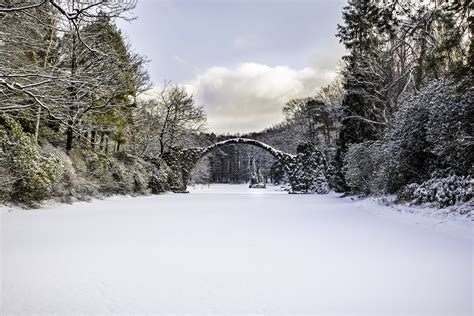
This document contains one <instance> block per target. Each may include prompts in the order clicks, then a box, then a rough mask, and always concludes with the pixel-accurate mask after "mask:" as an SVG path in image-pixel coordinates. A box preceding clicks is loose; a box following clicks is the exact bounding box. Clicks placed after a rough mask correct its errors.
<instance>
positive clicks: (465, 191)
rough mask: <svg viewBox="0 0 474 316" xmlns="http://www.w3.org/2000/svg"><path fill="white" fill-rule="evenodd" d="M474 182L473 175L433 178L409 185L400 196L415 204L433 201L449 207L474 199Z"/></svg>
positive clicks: (438, 204)
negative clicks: (473, 197)
mask: <svg viewBox="0 0 474 316" xmlns="http://www.w3.org/2000/svg"><path fill="white" fill-rule="evenodd" d="M473 184H474V182H473V179H472V178H471V176H456V175H452V176H449V177H445V178H433V179H430V180H428V181H425V182H423V183H421V184H416V183H412V184H409V185H407V186H406V187H405V188H404V189H403V190H401V191H400V193H399V194H398V197H399V199H401V200H405V201H410V202H411V203H413V204H422V203H431V204H434V205H435V206H437V207H440V208H441V207H447V206H451V205H455V204H457V203H461V202H467V201H469V200H470V199H472V196H473V194H472V186H473Z"/></svg>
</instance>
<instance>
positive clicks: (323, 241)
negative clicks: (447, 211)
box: [0, 185, 473, 316]
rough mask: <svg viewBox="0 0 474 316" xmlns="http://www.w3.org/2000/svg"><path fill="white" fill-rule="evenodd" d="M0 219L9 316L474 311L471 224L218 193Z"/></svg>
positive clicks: (346, 204)
mask: <svg viewBox="0 0 474 316" xmlns="http://www.w3.org/2000/svg"><path fill="white" fill-rule="evenodd" d="M0 218H1V235H0V236H1V238H2V241H1V242H2V243H1V250H2V253H1V254H2V256H1V276H2V280H1V285H2V286H1V289H2V292H1V299H2V305H1V308H0V314H1V315H13V314H16V315H31V314H48V315H50V314H55V315H66V314H67V315H70V314H82V315H94V314H102V315H103V314H108V315H112V314H113V315H117V314H140V315H143V314H177V315H183V314H199V315H223V314H225V315H229V314H253V315H255V314H259V315H283V314H285V315H295V314H311V315H315V314H317V315H449V316H454V315H472V312H473V309H472V297H473V296H472V295H473V292H472V284H473V283H472V282H473V272H472V251H473V248H472V236H471V233H470V229H471V228H472V227H471V226H470V225H471V224H470V223H461V224H462V225H464V226H463V227H464V228H465V229H464V230H463V229H458V228H459V227H458V226H449V225H441V224H439V225H431V223H433V221H432V219H431V218H425V217H422V216H419V215H412V214H409V213H404V214H403V215H402V214H401V213H397V212H394V211H393V209H391V208H388V207H385V206H382V205H378V204H377V203H374V202H373V201H370V200H364V201H356V202H354V201H352V200H350V199H347V198H346V199H342V198H339V197H338V196H337V195H336V194H334V193H330V194H327V195H289V194H286V193H285V192H282V191H276V190H275V189H274V188H272V187H271V188H267V189H264V190H252V189H248V188H247V186H246V185H212V186H210V187H205V186H202V187H199V188H191V193H190V194H173V193H169V194H164V195H159V196H148V197H140V198H130V197H112V198H108V199H105V200H95V201H93V202H91V203H86V202H81V203H75V204H73V205H55V206H49V207H46V208H43V209H39V210H32V211H21V210H16V211H10V212H8V211H5V209H4V211H3V212H2V214H1V217H0ZM414 218H416V221H415V220H414ZM420 223H421V224H420Z"/></svg>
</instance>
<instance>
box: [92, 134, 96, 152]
mask: <svg viewBox="0 0 474 316" xmlns="http://www.w3.org/2000/svg"><path fill="white" fill-rule="evenodd" d="M95 134H96V132H95V130H93V131H91V146H92V148H95Z"/></svg>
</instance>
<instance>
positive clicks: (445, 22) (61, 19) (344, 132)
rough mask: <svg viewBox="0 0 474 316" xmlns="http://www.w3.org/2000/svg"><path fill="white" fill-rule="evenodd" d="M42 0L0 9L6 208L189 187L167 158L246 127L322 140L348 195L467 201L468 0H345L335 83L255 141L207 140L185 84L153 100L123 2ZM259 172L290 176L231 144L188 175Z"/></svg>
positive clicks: (1, 161)
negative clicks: (119, 22) (122, 22)
mask: <svg viewBox="0 0 474 316" xmlns="http://www.w3.org/2000/svg"><path fill="white" fill-rule="evenodd" d="M32 3H33V4H31V5H26V4H21V3H20V4H19V3H18V2H15V1H1V2H0V179H1V181H0V201H2V202H4V203H22V204H25V205H32V204H33V205H34V203H36V202H39V201H41V200H44V199H46V198H56V199H60V200H62V201H72V200H77V199H87V198H90V197H94V196H101V195H110V194H147V193H150V192H151V193H153V194H156V193H160V192H165V191H168V190H170V189H172V188H173V187H174V186H175V185H176V182H179V181H180V180H179V179H180V177H179V175H177V174H176V171H175V170H173V169H172V168H170V166H169V165H168V164H167V163H166V162H165V161H164V160H163V159H162V157H163V155H164V154H165V153H167V152H169V151H170V150H171V149H172V148H189V147H193V146H197V147H201V146H206V145H209V144H212V143H214V142H216V141H219V140H223V139H226V138H231V137H236V136H245V137H248V138H253V139H257V140H261V141H263V142H265V143H267V144H269V145H271V146H273V147H275V148H277V149H280V150H282V151H285V152H288V153H295V151H296V147H297V145H298V144H302V143H310V144H312V145H314V146H316V147H318V148H319V149H320V150H321V151H322V152H323V153H324V154H325V156H326V160H327V161H328V166H327V176H328V179H329V183H330V185H331V187H332V189H334V190H336V191H338V192H346V193H348V194H359V195H385V194H397V196H398V198H399V199H400V200H401V201H409V202H413V203H433V204H435V205H437V206H439V207H444V206H449V205H453V204H456V203H460V202H466V201H468V200H470V199H471V198H472V181H473V180H472V177H471V175H472V172H473V161H474V159H473V158H474V157H473V153H474V148H473V145H474V140H473V119H472V118H473V117H474V113H473V112H474V106H473V104H474V102H473V101H474V94H473V92H474V90H473V78H474V76H473V74H472V69H473V64H474V56H473V54H474V46H473V44H472V41H471V39H472V34H473V32H474V21H473V18H472V12H471V10H472V7H471V6H472V4H471V3H470V1H468V0H464V1H445V0H443V1H441V0H430V1H421V0H419V1H413V0H387V1H364V0H349V1H348V4H347V6H346V7H345V8H344V10H343V12H342V16H343V21H344V22H343V23H342V24H341V25H338V26H337V34H335V35H336V36H337V37H338V38H339V40H340V42H341V43H342V44H343V45H344V46H345V47H346V50H347V54H346V56H344V58H343V60H342V61H341V66H340V69H338V76H337V78H336V79H335V80H334V81H333V82H332V83H330V84H329V85H327V86H325V87H322V88H320V89H317V87H315V93H314V95H310V96H307V97H306V98H302V99H297V100H288V102H287V103H286V104H284V105H283V104H282V107H283V114H284V117H285V118H284V120H283V122H281V123H280V124H278V125H277V126H273V127H270V128H268V129H266V130H264V131H260V132H255V133H250V134H247V135H215V134H214V133H209V132H208V131H207V129H206V113H205V111H204V108H203V107H202V106H201V105H199V104H197V103H196V102H195V99H194V97H193V96H192V95H191V94H189V93H188V92H187V91H186V90H185V89H184V88H183V87H181V86H179V85H175V84H173V83H165V84H164V85H163V87H162V90H161V92H160V93H159V95H157V96H155V97H154V98H144V97H142V94H143V92H144V91H146V90H147V89H149V88H150V86H151V84H150V79H149V76H148V74H147V71H146V66H147V58H146V57H145V56H140V55H139V54H137V53H135V52H134V51H133V47H132V45H131V44H130V43H128V41H127V40H126V39H125V38H124V36H123V35H122V34H121V32H120V30H119V29H118V28H117V26H116V24H115V23H116V19H118V18H124V19H127V18H131V17H132V9H133V7H132V6H130V5H126V4H125V3H126V2H119V1H117V2H110V3H108V2H107V3H100V2H98V3H96V4H94V5H86V4H80V3H76V4H74V2H70V3H69V7H66V6H65V5H64V4H63V3H59V2H56V1H37V2H32ZM35 3H36V4H35ZM74 5H75V6H74ZM256 175H258V176H259V177H261V178H262V179H264V180H265V181H271V182H274V183H278V184H284V183H285V181H286V179H285V174H284V172H283V171H282V170H281V166H279V165H278V163H277V162H276V161H275V160H274V159H273V158H272V156H271V155H269V154H268V153H266V152H264V151H262V150H260V149H256V148H252V147H246V146H238V145H230V146H228V147H224V148H221V149H218V150H216V151H214V152H213V153H212V154H210V155H208V156H206V157H205V158H203V159H202V160H201V161H200V162H199V163H198V165H197V166H196V168H195V169H194V171H193V178H192V181H193V182H194V183H209V182H225V183H243V182H247V181H249V180H250V179H251V178H252V177H255V176H256Z"/></svg>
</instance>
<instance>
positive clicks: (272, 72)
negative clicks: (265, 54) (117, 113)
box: [184, 63, 335, 133]
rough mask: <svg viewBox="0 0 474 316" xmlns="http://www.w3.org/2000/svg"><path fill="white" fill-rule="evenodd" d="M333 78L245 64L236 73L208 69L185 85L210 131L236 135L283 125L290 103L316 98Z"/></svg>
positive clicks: (325, 73) (311, 70)
mask: <svg viewBox="0 0 474 316" xmlns="http://www.w3.org/2000/svg"><path fill="white" fill-rule="evenodd" d="M334 76H335V73H334V71H332V70H328V69H321V70H317V69H315V68H310V67H306V68H303V69H292V68H290V67H288V66H275V67H270V66H267V65H263V64H257V63H243V64H240V65H239V66H238V67H236V68H235V69H230V68H226V67H211V68H208V69H207V70H206V71H204V72H203V73H201V74H199V75H197V77H196V78H195V79H194V80H191V81H188V82H186V83H185V84H184V85H185V87H186V88H187V89H188V91H189V92H190V93H192V94H194V96H195V97H196V102H197V104H199V105H203V106H204V107H205V110H206V112H207V115H208V126H209V130H210V131H213V132H218V133H223V132H231V133H235V132H250V131H258V130H261V129H263V128H265V127H269V126H271V125H273V124H276V123H278V122H280V121H281V120H282V112H281V111H282V108H283V105H284V104H285V103H286V102H287V101H289V100H291V99H294V98H300V97H306V96H311V95H314V94H315V93H316V91H317V89H318V88H319V87H321V86H323V85H325V84H327V83H329V82H330V81H331V80H332V79H333V78H334Z"/></svg>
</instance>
